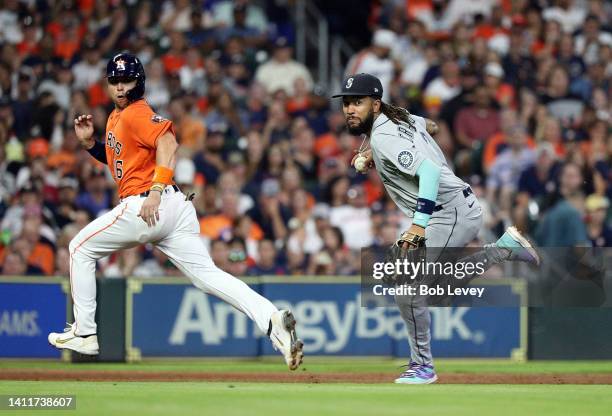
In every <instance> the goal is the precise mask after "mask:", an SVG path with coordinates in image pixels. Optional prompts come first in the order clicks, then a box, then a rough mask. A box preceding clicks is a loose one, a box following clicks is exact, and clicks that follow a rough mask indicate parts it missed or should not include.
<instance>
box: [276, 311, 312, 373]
mask: <svg viewBox="0 0 612 416" xmlns="http://www.w3.org/2000/svg"><path fill="white" fill-rule="evenodd" d="M295 324H296V322H295V318H294V317H293V314H292V313H291V312H289V311H286V310H280V311H277V312H274V313H273V314H272V317H271V318H270V331H269V334H268V335H269V337H270V340H271V341H272V346H273V347H274V349H275V350H276V351H280V352H281V354H283V357H285V362H286V363H287V366H288V367H289V369H290V370H296V369H297V368H298V367H299V366H300V364H302V359H303V357H304V351H303V349H304V343H303V342H302V340H300V339H299V338H298V337H297V334H296V332H295Z"/></svg>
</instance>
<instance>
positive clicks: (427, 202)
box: [416, 198, 436, 215]
mask: <svg viewBox="0 0 612 416" xmlns="http://www.w3.org/2000/svg"><path fill="white" fill-rule="evenodd" d="M435 208H436V203H435V201H432V200H431V199H426V198H419V199H417V204H416V211H417V212H422V213H423V214H429V215H431V214H433V212H434V209H435Z"/></svg>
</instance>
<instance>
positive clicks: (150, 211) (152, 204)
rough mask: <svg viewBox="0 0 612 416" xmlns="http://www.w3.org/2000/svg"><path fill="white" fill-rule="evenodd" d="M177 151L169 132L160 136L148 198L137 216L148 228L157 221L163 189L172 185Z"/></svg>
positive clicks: (176, 144)
mask: <svg viewBox="0 0 612 416" xmlns="http://www.w3.org/2000/svg"><path fill="white" fill-rule="evenodd" d="M177 149H178V143H177V142H176V138H175V137H174V134H172V133H171V132H169V131H168V132H166V133H164V134H163V135H162V136H160V137H159V138H158V139H157V141H156V151H155V160H156V163H157V166H156V167H155V173H154V175H153V184H152V185H151V188H150V192H149V196H148V197H147V199H145V201H144V202H143V203H142V207H141V208H140V213H139V214H138V216H139V217H141V218H142V219H143V221H144V222H146V223H147V225H148V226H149V227H152V226H154V225H155V223H156V222H157V221H159V204H160V202H161V194H162V192H163V191H164V188H165V187H166V186H167V185H170V184H171V183H172V176H173V175H174V166H175V165H176V150H177Z"/></svg>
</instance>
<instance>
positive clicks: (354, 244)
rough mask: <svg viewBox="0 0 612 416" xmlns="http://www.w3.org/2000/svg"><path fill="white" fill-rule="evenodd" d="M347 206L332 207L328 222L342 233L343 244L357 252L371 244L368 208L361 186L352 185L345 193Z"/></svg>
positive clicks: (370, 223)
mask: <svg viewBox="0 0 612 416" xmlns="http://www.w3.org/2000/svg"><path fill="white" fill-rule="evenodd" d="M347 196H348V204H345V205H340V206H332V208H331V210H330V214H329V222H330V224H331V225H332V226H335V227H338V228H339V229H340V230H341V231H342V235H343V237H344V238H343V239H344V242H345V243H346V246H347V247H348V248H349V249H351V250H359V249H360V248H362V247H368V246H369V245H370V244H372V240H373V236H372V221H371V213H370V208H368V206H367V203H366V195H365V192H364V189H363V186H361V185H353V186H352V187H351V188H350V189H349V190H348V192H347Z"/></svg>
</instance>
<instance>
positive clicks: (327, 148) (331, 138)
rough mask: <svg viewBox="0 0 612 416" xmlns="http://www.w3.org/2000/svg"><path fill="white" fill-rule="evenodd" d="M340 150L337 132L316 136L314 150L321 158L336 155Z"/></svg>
mask: <svg viewBox="0 0 612 416" xmlns="http://www.w3.org/2000/svg"><path fill="white" fill-rule="evenodd" d="M339 151H340V146H338V138H337V137H336V135H335V134H333V133H331V132H327V133H325V134H322V135H320V136H319V137H317V138H316V140H315V143H314V152H315V153H316V154H317V156H319V157H320V158H325V157H327V156H331V155H335V154H337V153H338V152H339Z"/></svg>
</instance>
